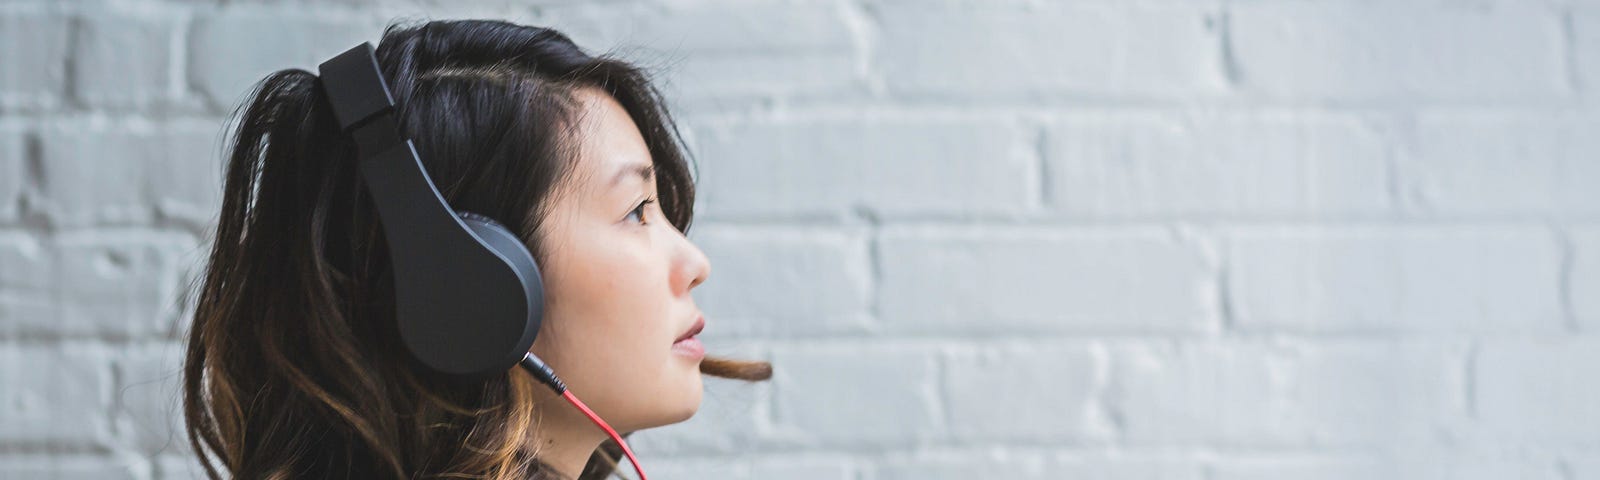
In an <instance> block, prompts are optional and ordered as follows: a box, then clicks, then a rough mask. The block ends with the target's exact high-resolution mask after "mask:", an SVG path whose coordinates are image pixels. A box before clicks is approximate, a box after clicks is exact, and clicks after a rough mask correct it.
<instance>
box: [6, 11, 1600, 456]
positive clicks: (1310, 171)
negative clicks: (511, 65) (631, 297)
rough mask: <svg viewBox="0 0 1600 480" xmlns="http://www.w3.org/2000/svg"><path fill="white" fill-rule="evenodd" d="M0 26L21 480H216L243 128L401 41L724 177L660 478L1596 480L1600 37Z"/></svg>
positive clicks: (710, 180) (713, 187)
mask: <svg viewBox="0 0 1600 480" xmlns="http://www.w3.org/2000/svg"><path fill="white" fill-rule="evenodd" d="M433 3H438V4H441V5H416V4H412V3H410V2H398V1H393V2H391V1H378V0H348V1H344V2H310V1H304V2H288V1H284V2H252V1H230V2H207V1H199V0H195V1H165V2H161V1H124V2H97V1H67V2H52V1H29V0H11V1H7V2H4V3H3V4H0V477H5V478H97V479H98V478H190V476H191V475H192V474H193V472H192V471H191V470H190V465H191V463H192V462H191V461H190V459H189V458H188V457H187V455H189V453H187V451H186V447H185V442H184V441H183V437H182V436H181V434H180V433H176V432H177V430H176V429H177V428H178V425H179V423H178V421H177V420H176V417H174V416H173V415H172V414H173V412H175V411H176V405H177V400H176V396H175V391H174V389H173V387H174V381H175V379H176V368H177V363H176V362H177V359H178V346H179V338H180V334H181V329H182V325H183V322H184V320H185V319H184V316H183V315H184V308H183V307H181V306H179V305H177V304H175V303H174V299H175V298H177V297H178V296H179V293H180V286H181V285H182V284H183V282H184V281H185V280H186V279H187V278H188V277H189V276H191V275H193V274H194V270H195V265H196V261H197V260H198V259H199V256H200V250H199V245H200V242H201V241H202V239H204V238H205V236H206V235H207V231H208V229H209V228H210V227H209V225H210V222H212V221H213V218H214V216H215V213H216V211H217V208H218V205H217V193H218V190H219V186H220V180H219V165H220V156H219V155H220V153H219V148H220V138H219V133H220V132H221V126H222V123H223V119H224V117H225V115H226V114H227V113H228V112H229V111H230V110H231V108H232V107H233V105H235V104H236V103H237V102H239V101H240V100H241V99H242V95H243V94H244V93H245V91H246V89H247V88H248V86H249V85H250V83H251V82H253V81H254V80H256V79H259V78H261V77H262V76H263V75H265V74H266V73H267V72H269V71H271V70H274V69H277V68H283V67H288V66H298V67H302V68H312V67H314V65H315V64H316V63H317V62H318V61H320V60H321V59H323V58H325V57H327V56H329V55H332V54H334V53H337V52H339V51H341V50H343V49H345V48H347V47H348V46H350V45H352V44H354V43H355V42H358V41H361V40H372V41H376V40H377V37H378V34H379V32H380V30H381V27H382V26H383V25H384V24H385V23H386V22H387V21H388V20H390V19H394V18H398V17H424V16H425V17H432V18H454V17H467V16H484V17H495V18H506V19H511V20H514V21H519V22H525V23H536V24H548V25H552V26H555V27H557V28H559V29H562V30H564V31H566V32H568V33H570V34H572V35H573V36H574V37H575V38H576V39H577V40H578V41H579V42H580V44H583V45H585V46H587V47H589V48H590V49H592V50H595V51H603V50H609V49H612V48H616V49H617V50H616V51H617V52H618V53H619V54H621V55H624V56H625V57H627V58H631V59H636V60H639V61H640V62H642V63H643V64H644V65H646V66H648V67H650V68H652V69H654V70H655V71H657V72H660V73H661V74H662V80H663V81H664V82H665V83H664V84H663V86H664V88H665V90H666V91H667V93H668V95H669V96H671V97H672V100H673V103H674V107H675V109H676V111H677V113H678V114H679V115H680V117H681V120H682V122H683V124H684V125H683V126H684V128H685V133H686V134H687V135H688V136H689V137H690V140H691V143H692V148H693V150H694V151H695V153H696V154H697V155H698V157H699V159H700V181H701V186H702V188H703V189H702V195H701V200H702V204H701V205H700V208H701V212H703V213H702V215H701V217H700V219H699V222H698V224H697V227H696V230H694V232H693V238H694V239H695V240H696V241H697V242H699V244H700V245H701V246H702V248H703V249H705V251H706V252H707V254H708V255H709V256H710V257H711V258H712V262H713V265H714V266H713V274H712V276H711V278H710V280H709V282H708V283H707V284H706V285H705V286H704V287H703V289H702V290H701V291H700V294H699V296H698V298H699V299H700V301H701V303H702V305H703V306H704V307H705V309H706V310H707V312H708V316H709V319H710V324H711V328H710V330H709V332H708V334H707V336H706V340H707V342H708V344H709V346H710V348H711V349H712V350H713V351H714V352H716V351H721V352H724V353H734V354H740V355H746V356H750V357H756V358H765V359H770V360H772V361H773V362H775V364H776V367H777V375H776V378H774V380H773V381H772V382H770V383H764V384H756V385H747V384H742V383H737V382H728V381H723V380H710V381H708V383H707V388H708V392H707V395H706V397H705V403H704V405H703V408H702V409H701V411H700V413H699V415H698V416H696V417H695V418H694V419H692V420H690V421H688V422H686V423H684V424H680V425H674V426H671V427H666V428H662V429H659V430H653V431H647V432H641V433H640V434H638V435H637V436H636V440H635V444H636V445H637V447H638V451H639V454H640V456H641V459H642V460H643V461H644V462H645V463H646V467H648V468H649V471H650V472H652V473H653V474H654V477H653V478H657V479H658V480H659V479H674V478H679V479H685V478H728V479H752V480H753V479H774V478H782V479H859V480H895V479H967V478H1005V479H1012V478H1039V479H1043V478H1093V479H1183V480H1190V479H1193V480H1199V479H1211V480H1245V479H1268V478H1271V479H1284V478H1292V479H1539V480H1558V479H1562V480H1577V479H1600V384H1597V380H1600V337H1597V336H1596V335H1595V333H1594V332H1595V331H1596V330H1597V328H1600V295H1597V293H1600V187H1597V185H1600V157H1597V156H1600V128H1597V127H1600V121H1597V120H1600V115H1597V114H1600V112H1597V110H1596V108H1595V107H1594V104H1595V102H1596V100H1597V99H1600V96H1597V93H1596V92H1600V4H1597V3H1594V2H1584V1H1576V0H1573V1H1526V2H1512V1H1493V0H1483V1H1472V2H1460V1H1442V0H1440V1H1397V2H1362V1H1354V0H1333V1H1319V2H1307V1H1298V0H1259V1H1254V0H1251V1H1245V0H1241V1H1181V2H1180V1H1162V0H1149V1H1141V2H1117V1H1110V0H1104V1H1097V0H1084V1H1070V2H1068V1H1062V2H1045V1H1021V0H1015V1H989V2H979V1H967V2H939V3H933V2H910V1H889V0H885V1H874V0H858V1H856V0H851V1H783V2H776V1H708V2H701V1H692V2H690V1H685V2H626V1H620V2H596V3H593V4H582V3H579V2H570V3H568V2H550V3H548V4H508V3H507V2H500V1H465V2H447V1H439V2H433Z"/></svg>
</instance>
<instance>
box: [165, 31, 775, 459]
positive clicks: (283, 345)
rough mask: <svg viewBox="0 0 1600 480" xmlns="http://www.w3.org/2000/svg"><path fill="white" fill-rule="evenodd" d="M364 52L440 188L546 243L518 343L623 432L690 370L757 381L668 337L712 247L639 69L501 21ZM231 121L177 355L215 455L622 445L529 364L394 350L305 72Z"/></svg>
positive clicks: (693, 382) (361, 230)
mask: <svg viewBox="0 0 1600 480" xmlns="http://www.w3.org/2000/svg"><path fill="white" fill-rule="evenodd" d="M376 53H377V58H378V63H379V66H380V68H381V69H382V70H383V72H384V76H385V77H386V79H387V81H388V82H389V85H390V88H391V89H392V90H393V93H394V97H395V102H396V104H397V114H396V116H397V120H398V123H399V126H398V128H399V129H400V130H401V132H402V134H403V135H404V136H405V137H407V138H410V139H411V140H413V141H414V143H415V146H416V150H417V152H418V153H419V154H420V157H421V158H422V161H423V163H424V166H425V167H426V169H427V171H428V174H429V176H430V177H431V178H432V179H433V182H434V184H435V185H436V186H437V188H438V190H439V192H440V193H441V194H442V195H443V196H444V197H445V198H446V199H447V200H448V201H449V202H450V204H451V206H452V207H454V208H456V209H458V210H466V211H471V212H477V213H481V214H484V215H487V216H489V217H491V218H494V219H496V220H499V221H500V223H502V224H504V225H505V226H506V227H507V228H509V229H510V230H511V231H512V232H517V234H518V236H519V237H520V238H521V239H522V240H523V242H524V243H525V245H526V246H527V247H528V249H529V250H530V251H531V252H532V253H533V255H534V257H535V258H536V259H537V260H538V262H539V265H540V268H541V270H542V272H543V278H544V287H545V301H546V305H545V310H544V312H545V313H544V322H543V324H542V326H541V328H540V331H539V334H538V336H537V337H536V338H537V340H536V341H535V342H534V344H533V346H532V348H530V351H531V352H533V353H534V354H535V355H537V356H538V357H539V358H542V359H543V360H544V361H545V362H546V363H547V364H548V365H549V366H550V367H552V368H553V369H554V370H555V371H556V372H559V374H560V376H561V378H562V380H564V381H565V383H566V385H567V386H568V387H569V388H570V389H571V390H572V391H573V392H576V393H577V394H578V395H579V396H581V397H582V398H583V403H585V404H587V405H588V406H589V407H590V408H592V409H593V410H594V412H595V413H596V414H598V415H599V416H600V417H601V418H603V419H604V420H605V421H606V422H607V423H609V424H610V425H611V426H612V427H614V428H615V429H616V430H618V431H621V432H632V431H637V430H641V429H645V428H650V427H655V426H661V425H668V424H672V423H677V422H681V421H683V420H686V419H688V418H689V417H690V416H692V415H693V414H694V413H695V412H696V410H697V409H698V407H699V403H700V395H701V387H702V386H701V379H700V374H701V373H704V374H710V375H715V376H719V377H725V378H736V379H744V380H764V379H767V378H769V377H770V375H771V367H770V366H769V365H767V364H765V363H761V362H740V361H733V360H726V359H718V358H711V357H706V358H702V356H703V353H702V352H699V351H696V350H695V349H694V348H684V345H686V344H689V343H693V342H677V340H678V339H680V338H681V337H682V336H684V335H685V334H686V333H692V332H693V331H694V327H695V325H696V321H697V319H699V313H700V310H699V309H698V308H697V307H696V306H695V303H694V300H693V299H692V298H691V297H690V295H689V294H690V291H691V290H692V289H693V288H694V287H696V286H697V285H699V284H700V283H702V282H704V281H705V279H706V277H707V275H709V273H710V264H709V262H708V261H707V259H706V257H705V255H704V254H702V253H701V252H700V250H699V249H697V248H695V246H694V245H693V244H691V243H689V241H688V240H687V239H686V237H685V236H684V232H685V231H687V229H688V227H689V223H690V219H691V218H692V205H693V201H694V200H693V199H694V186H693V184H692V181H691V178H690V175H689V168H688V164H687V162H686V161H685V159H684V155H683V154H682V153H681V152H680V144H681V141H680V140H679V139H678V138H677V130H676V127H675V126H674V124H673V122H672V119H671V116H670V115H669V114H668V112H666V111H665V110H664V108H663V107H662V103H661V100H660V95H659V93H658V92H657V90H655V89H654V88H653V87H652V86H650V84H649V83H648V81H647V79H646V77H645V76H644V75H643V74H642V73H641V72H639V71H638V70H636V69H634V68H632V67H630V66H628V65H627V64H624V63H621V62H618V61H616V60H612V59H607V58H596V57H591V56H589V55H586V54H584V53H583V52H582V51H580V50H579V48H578V47H577V46H575V45H574V44H573V43H572V42H571V40H569V39H568V38H567V37H566V36H564V35H562V34H560V33H558V32H556V31H553V30H549V29H542V28H533V27H526V26H518V25H513V24H508V23H504V22H493V21H448V22H428V23H424V24H421V25H415V26H399V25H396V26H391V27H389V28H388V29H387V30H386V31H385V32H384V35H383V38H382V40H381V42H380V43H379V45H378V47H377V52H376ZM235 128H236V131H235V132H233V136H232V139H231V140H232V142H233V144H232V145H231V148H232V150H231V152H230V160H229V165H228V169H227V179H226V186H225V193H224V200H223V207H222V214H221V220H220V224H219V226H218V229H217V231H216V238H215V243H214V245H213V248H212V252H211V255H210V259H209V262H208V264H207V269H206V272H205V275H204V276H203V278H201V279H200V280H201V282H202V284H201V285H200V286H199V301H198V304H197V311H196V313H195V317H194V325H193V327H192V328H191V329H190V331H189V338H188V352H187V359H186V363H185V369H184V410H185V417H186V421H187V430H188V433H189V437H190V442H191V444H192V445H193V446H194V448H195V450H196V451H197V452H202V455H201V457H202V463H204V465H205V468H206V470H207V473H208V475H210V476H211V477H213V478H219V477H223V476H231V477H235V478H487V479H529V478H538V479H544V478H580V479H598V478H605V477H608V476H610V475H611V473H612V472H613V471H614V470H615V469H616V466H617V464H616V458H617V454H618V452H619V450H620V449H619V445H617V444H616V443H615V442H612V441H610V440H608V439H607V436H606V434H605V433H604V432H603V431H602V430H601V429H600V428H597V426H596V425H595V424H593V423H591V421H590V420H589V419H588V418H587V417H586V416H584V415H582V413H581V412H580V411H579V410H577V409H576V408H575V407H574V406H573V405H572V404H569V403H567V402H564V401H562V399H561V398H560V397H559V396H557V395H556V394H555V393H554V392H553V391H551V390H550V389H548V388H545V387H544V386H543V385H542V384H539V383H537V382H536V381H535V380H534V379H533V378H532V377H531V376H530V375H529V374H527V373H525V372H523V371H520V370H507V371H506V372H504V374H500V375H496V376H494V377H492V378H490V379H488V380H481V381H478V380H474V381H468V382H463V381H461V380H460V379H458V378H445V377H443V376H441V375H439V374H436V373H433V372H430V371H427V370H426V369H419V368H416V367H415V365H414V364H412V363H410V362H408V359H407V357H406V355H407V352H406V350H405V349H404V347H403V345H401V343H400V340H399V338H398V335H397V333H396V331H395V330H396V328H395V322H394V296H393V295H394V294H393V277H392V276H391V271H390V269H389V261H388V254H387V251H386V250H385V248H386V247H385V243H384V237H383V235H382V230H381V228H380V224H379V223H378V221H379V219H378V216H377V212H376V211H375V210H374V206H373V204H372V201H371V198H370V197H369V196H368V194H367V192H366V190H365V187H364V186H363V182H362V177H361V175H360V173H359V171H358V169H357V163H356V158H355V150H354V145H353V143H352V141H351V140H350V138H349V136H348V135H345V134H342V133H341V131H340V128H339V125H338V123H337V121H336V120H335V118H334V115H333V113H332V111H331V107H330V105H329V103H328V100H327V97H326V92H324V91H323V90H322V86H321V84H320V83H319V82H318V79H317V77H316V76H315V75H314V74H312V73H310V72H307V71H304V70H283V71H279V72H276V73H274V74H272V75H270V76H268V77H267V78H266V79H265V80H263V81H262V82H261V83H260V84H259V85H258V87H257V89H256V91H255V92H254V93H253V95H252V98H251V99H250V100H248V101H247V102H246V105H244V106H242V112H241V113H240V116H239V118H238V123H237V125H236V127H235ZM707 328H715V325H714V324H711V325H708V326H707ZM208 455H209V456H210V457H214V458H207V457H208Z"/></svg>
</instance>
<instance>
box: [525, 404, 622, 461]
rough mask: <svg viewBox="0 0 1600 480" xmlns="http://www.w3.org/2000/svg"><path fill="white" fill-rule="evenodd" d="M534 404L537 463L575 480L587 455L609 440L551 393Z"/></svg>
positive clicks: (576, 410)
mask: <svg viewBox="0 0 1600 480" xmlns="http://www.w3.org/2000/svg"><path fill="white" fill-rule="evenodd" d="M534 405H535V406H534V412H535V414H536V415H537V417H536V418H538V422H539V423H538V428H537V430H536V432H535V435H536V436H537V438H536V441H537V442H538V444H537V448H538V450H536V452H537V453H536V455H537V456H538V458H539V461H541V462H544V463H545V464H548V465H550V466H551V467H554V468H555V469H556V471H557V472H559V473H560V474H561V475H562V476H564V477H567V478H572V479H576V478H578V474H580V473H582V472H583V467H584V465H586V464H588V463H589V456H590V455H591V454H593V453H594V451H595V449H597V448H600V443H601V442H604V441H605V440H606V439H607V438H610V437H608V436H607V435H606V433H605V431H603V430H601V429H600V427H599V426H597V425H595V424H594V422H593V421H591V420H589V417H587V416H584V415H583V412H580V411H578V408H577V407H574V406H572V404H571V403H567V399H565V398H561V396H559V395H556V394H555V392H547V393H545V394H543V395H541V396H540V398H539V400H538V401H536V403H535V404H534Z"/></svg>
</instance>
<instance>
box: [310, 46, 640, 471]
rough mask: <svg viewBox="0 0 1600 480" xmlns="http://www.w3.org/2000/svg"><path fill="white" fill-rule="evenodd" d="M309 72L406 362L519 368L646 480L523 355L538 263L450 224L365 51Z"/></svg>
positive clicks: (489, 229) (486, 227)
mask: <svg viewBox="0 0 1600 480" xmlns="http://www.w3.org/2000/svg"><path fill="white" fill-rule="evenodd" d="M317 72H318V81H319V83H321V85H322V89H323V91H324V93H325V94H326V95H327V97H328V102H329V103H330V104H332V106H333V113H334V117H336V118H337V120H338V122H339V129H340V131H341V132H342V133H344V134H346V135H350V136H351V137H352V138H353V139H354V140H355V144H356V156H357V158H358V160H357V161H358V162H359V164H360V170H361V177H362V179H363V181H364V182H365V183H366V186H367V190H368V192H369V193H370V196H371V198H372V200H373V202H374V203H375V204H376V205H377V210H378V219H379V220H380V223H382V225H383V234H384V240H385V241H387V242H388V246H389V259H390V261H391V262H392V265H393V268H394V292H395V319H396V321H397V322H398V324H399V325H398V327H399V332H400V338H401V342H402V343H403V344H405V347H406V350H407V351H409V352H410V354H411V357H412V358H414V359H415V360H416V361H417V362H418V363H421V364H422V365H423V366H425V367H427V368H428V369H431V370H433V371H435V372H439V373H443V374H446V375H449V376H452V377H456V378H461V379H483V378H487V377H489V376H491V375H495V374H498V373H502V372H505V371H506V370H507V369H510V368H513V367H515V366H519V365H520V366H521V367H522V368H523V369H525V370H527V371H528V372H529V373H531V374H533V376H534V378H537V379H538V380H539V381H540V382H542V383H544V384H545V385H548V386H549V387H550V388H551V389H553V390H555V392H556V393H558V394H561V396H562V397H564V398H566V399H567V400H568V401H569V402H571V403H572V404H573V405H574V406H576V407H578V409H579V410H580V411H582V412H583V413H584V414H585V415H587V416H588V417H589V419H590V420H592V421H594V422H595V423H596V424H597V425H599V426H600V428H601V429H603V430H605V431H606V433H607V434H608V435H610V437H611V439H612V440H614V441H616V442H617V444H618V445H620V446H621V447H622V451H623V453H625V454H626V455H627V457H628V461H629V462H631V463H632V464H633V468H634V471H636V472H638V473H639V479H640V480H647V479H646V477H645V474H644V470H643V468H642V467H640V466H639V462H638V460H636V459H635V458H634V456H633V450H632V449H631V448H629V447H628V444H627V442H624V441H623V440H622V438H621V437H620V436H618V435H617V432H616V430H613V429H612V428H611V426H610V425H607V424H606V422H605V421H604V420H601V419H600V417H599V416H598V415H596V414H595V413H594V411H593V410H590V409H589V407H588V406H586V405H584V404H583V402H582V401H579V400H578V397H577V396H576V395H573V393H572V392H571V391H569V390H567V387H566V385H565V384H563V383H562V382H561V379H560V378H558V377H556V375H555V371H554V370H552V369H551V368H550V366H549V365H546V364H545V363H544V361H543V360H540V359H539V357H537V356H535V355H533V353H532V352H529V351H528V349H529V348H530V347H532V346H533V341H534V338H535V337H536V336H537V335H538V334H539V325H540V324H541V323H542V322H543V319H544V283H543V279H542V278H541V277H540V274H539V264H538V262H537V261H535V260H534V258H533V254H532V253H531V252H529V251H528V248H527V247H526V246H524V245H523V244H522V240H521V239H520V238H518V237H517V235H516V234H514V233H512V232H511V230H509V229H507V228H506V227H505V226H504V225H501V224H500V223H499V222H496V221H495V220H494V219H492V218H489V217H487V216H484V215H480V214H476V213H472V212H467V211H461V212H457V211H456V210H455V209H453V208H451V207H450V204H449V203H448V202H446V201H445V199H444V196H442V195H440V194H439V189H438V188H437V187H435V186H434V184H433V180H432V179H431V178H429V177H428V172H427V170H426V169H425V168H423V166H422V159H421V157H420V156H419V155H418V154H417V149H416V146H415V145H414V144H413V143H412V142H411V140H410V139H407V138H404V137H403V136H402V135H401V133H400V129H399V124H398V122H397V120H396V118H395V116H396V108H395V101H394V96H393V95H392V94H391V93H390V90H389V84H388V82H386V81H385V80H384V77H383V70H382V69H381V68H380V67H379V66H378V57H377V52H376V50H375V49H374V48H373V46H372V43H370V42H362V43H361V44H360V45H357V46H355V47H354V48H351V49H349V50H346V51H345V52H344V53H341V54H339V55H337V56H334V57H333V58H331V59H329V60H328V61H325V62H322V64H320V65H318V67H317Z"/></svg>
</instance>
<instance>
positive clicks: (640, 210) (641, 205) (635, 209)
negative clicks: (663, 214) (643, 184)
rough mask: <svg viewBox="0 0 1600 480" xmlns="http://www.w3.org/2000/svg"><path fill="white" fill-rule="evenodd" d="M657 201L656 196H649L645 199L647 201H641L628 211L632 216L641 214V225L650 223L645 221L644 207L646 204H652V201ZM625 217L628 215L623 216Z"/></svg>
mask: <svg viewBox="0 0 1600 480" xmlns="http://www.w3.org/2000/svg"><path fill="white" fill-rule="evenodd" d="M655 201H656V199H654V198H647V199H645V201H643V202H639V206H637V207H633V210H629V211H628V215H629V216H632V215H634V214H638V215H639V224H640V225H649V222H645V221H644V207H645V206H646V205H649V204H651V203H655ZM623 218H627V217H623Z"/></svg>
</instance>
